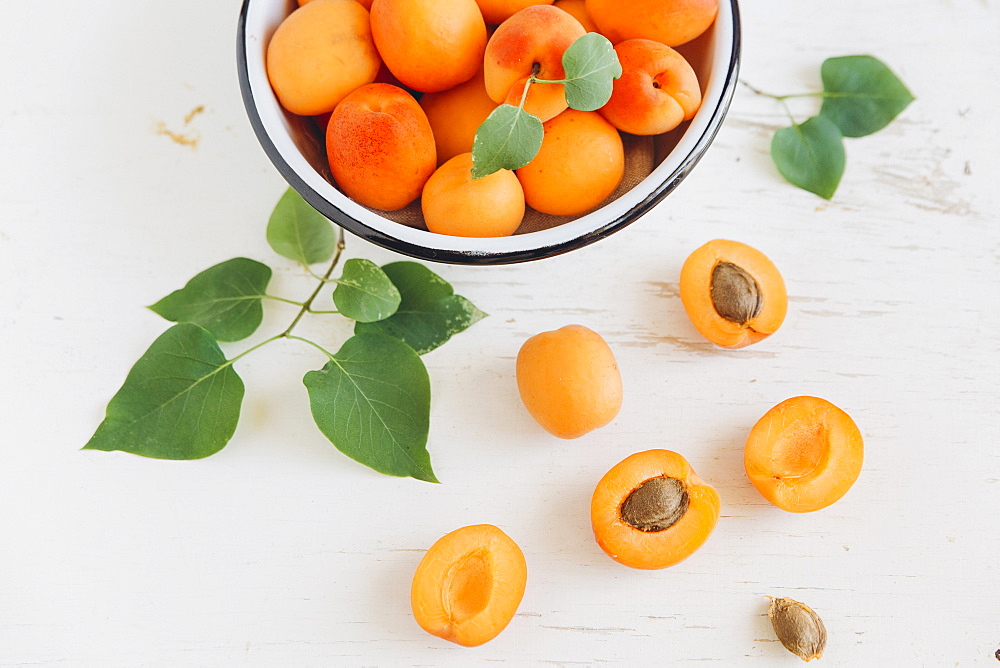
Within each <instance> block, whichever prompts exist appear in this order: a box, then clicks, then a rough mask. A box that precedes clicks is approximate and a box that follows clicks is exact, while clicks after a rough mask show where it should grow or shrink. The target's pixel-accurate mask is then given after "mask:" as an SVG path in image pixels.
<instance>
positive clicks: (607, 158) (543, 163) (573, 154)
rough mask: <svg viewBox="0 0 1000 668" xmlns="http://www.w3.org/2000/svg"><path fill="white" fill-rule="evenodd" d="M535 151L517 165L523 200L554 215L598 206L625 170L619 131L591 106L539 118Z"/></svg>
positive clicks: (623, 150) (584, 211) (568, 214)
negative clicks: (540, 131)
mask: <svg viewBox="0 0 1000 668" xmlns="http://www.w3.org/2000/svg"><path fill="white" fill-rule="evenodd" d="M542 128H543V130H544V133H545V134H544V136H543V138H542V147H541V148H540V149H539V150H538V154H537V155H536V156H535V157H534V158H533V159H532V160H531V162H529V163H528V164H527V165H525V166H524V167H521V168H520V169H518V170H517V178H518V179H520V181H521V186H522V187H523V188H524V198H525V200H526V201H527V202H528V206H530V207H531V208H533V209H535V210H536V211H541V212H542V213H548V214H551V215H553V216H578V215H581V214H584V213H586V212H588V211H590V210H591V209H593V208H595V207H597V206H598V205H599V204H601V202H603V201H604V200H606V199H607V198H608V196H609V195H611V193H613V192H614V191H615V189H616V188H617V187H618V184H619V183H621V180H622V177H623V176H624V175H625V148H624V145H623V144H622V138H621V135H619V134H618V130H616V129H615V127H614V126H613V125H611V123H608V122H607V121H606V120H604V118H603V117H602V116H601V115H600V114H599V113H597V112H596V111H577V110H576V109H567V110H566V111H564V112H562V113H561V114H559V115H558V116H556V117H555V118H553V119H551V120H549V121H546V122H545V123H543V124H542Z"/></svg>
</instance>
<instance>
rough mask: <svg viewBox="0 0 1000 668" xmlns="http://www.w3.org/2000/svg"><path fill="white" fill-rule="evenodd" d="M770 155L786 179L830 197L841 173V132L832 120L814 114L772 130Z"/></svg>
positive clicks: (842, 159)
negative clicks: (799, 123)
mask: <svg viewBox="0 0 1000 668" xmlns="http://www.w3.org/2000/svg"><path fill="white" fill-rule="evenodd" d="M771 158H772V159H773V160H774V164H775V166H776V167H777V168H778V171H779V172H781V175H782V176H784V177H785V179H787V180H788V182H789V183H791V184H792V185H794V186H798V187H799V188H802V189H803V190H808V191H809V192H811V193H815V194H817V195H819V196H820V197H822V198H824V199H830V198H831V197H833V193H834V192H835V191H836V190H837V185H838V184H839V183H840V177H841V176H842V175H843V174H844V162H845V157H844V140H843V136H842V135H841V134H840V129H839V128H838V127H837V126H836V125H835V124H834V123H833V121H830V120H827V119H826V118H824V117H823V116H813V117H812V118H810V119H809V120H807V121H806V122H805V123H802V124H801V125H793V126H792V127H790V128H782V129H781V130H778V131H777V132H775V133H774V138H773V139H772V140H771Z"/></svg>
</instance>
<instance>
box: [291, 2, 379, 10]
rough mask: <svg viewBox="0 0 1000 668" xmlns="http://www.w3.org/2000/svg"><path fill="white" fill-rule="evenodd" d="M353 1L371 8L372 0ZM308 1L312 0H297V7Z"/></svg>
mask: <svg viewBox="0 0 1000 668" xmlns="http://www.w3.org/2000/svg"><path fill="white" fill-rule="evenodd" d="M355 1H356V2H358V3H359V4H360V5H361V6H362V7H364V8H365V9H371V8H372V0H355ZM309 2H312V0H299V7H301V6H302V5H304V4H306V3H309Z"/></svg>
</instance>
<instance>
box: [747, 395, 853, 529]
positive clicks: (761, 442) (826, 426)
mask: <svg viewBox="0 0 1000 668" xmlns="http://www.w3.org/2000/svg"><path fill="white" fill-rule="evenodd" d="M863 460H864V443H863V441H862V439H861V432H860V431H859V430H858V426H857V425H856V424H855V423H854V420H852V419H851V416H849V415H848V414H847V413H845V412H844V411H842V410H841V409H839V408H837V407H836V406H834V405H833V404H831V403H830V402H829V401H827V400H826V399H820V398H818V397H792V398H791V399H786V400H785V401H782V402H781V403H780V404H778V405H777V406H775V407H774V408H772V409H771V410H769V411H768V412H767V413H765V414H764V416H763V417H762V418H761V419H760V420H758V421H757V424H755V425H754V426H753V429H751V430H750V436H749V437H748V438H747V443H746V447H745V448H744V451H743V463H744V466H745V467H746V471H747V477H748V478H750V482H752V483H753V486H754V487H756V488H757V491H758V492H760V493H761V494H762V495H763V496H764V498H765V499H767V500H768V501H770V502H771V503H773V504H774V505H776V506H777V507H778V508H781V509H782V510H787V511H789V512H792V513H808V512H812V511H814V510H819V509H820V508H826V507H827V506H829V505H830V504H832V503H834V502H835V501H837V500H838V499H840V498H841V497H842V496H844V494H846V493H847V490H849V489H850V488H851V486H852V485H853V484H854V481H855V480H857V479H858V476H859V475H860V474H861V465H862V462H863Z"/></svg>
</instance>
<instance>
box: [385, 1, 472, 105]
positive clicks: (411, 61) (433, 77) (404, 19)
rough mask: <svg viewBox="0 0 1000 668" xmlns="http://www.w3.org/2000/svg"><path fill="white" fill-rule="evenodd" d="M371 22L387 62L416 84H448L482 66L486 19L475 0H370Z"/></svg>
mask: <svg viewBox="0 0 1000 668" xmlns="http://www.w3.org/2000/svg"><path fill="white" fill-rule="evenodd" d="M371 27H372V36H373V37H374V39H375V45H376V46H377V47H378V50H379V53H380V54H382V59H383V60H384V61H385V64H386V66H388V68H389V70H390V71H391V72H392V73H393V74H394V75H396V77H397V78H398V79H399V80H400V81H402V82H403V84H404V85H406V86H408V87H409V88H412V89H414V90H418V91H421V92H424V93H434V92H437V91H442V90H447V89H449V88H451V87H452V86H455V85H458V84H460V83H462V82H463V81H468V80H469V79H471V78H472V77H473V75H475V73H476V72H477V71H479V68H480V67H481V66H482V63H483V52H484V51H485V50H486V23H484V22H483V15H482V14H481V13H480V11H479V7H478V6H477V5H476V0H374V2H373V3H372V10H371Z"/></svg>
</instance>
